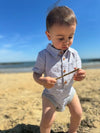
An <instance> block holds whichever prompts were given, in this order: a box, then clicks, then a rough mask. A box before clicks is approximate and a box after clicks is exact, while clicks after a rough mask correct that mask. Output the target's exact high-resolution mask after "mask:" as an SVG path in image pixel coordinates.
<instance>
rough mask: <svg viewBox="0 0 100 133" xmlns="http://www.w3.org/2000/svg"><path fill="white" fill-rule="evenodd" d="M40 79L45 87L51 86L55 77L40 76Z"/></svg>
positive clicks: (54, 81)
mask: <svg viewBox="0 0 100 133" xmlns="http://www.w3.org/2000/svg"><path fill="white" fill-rule="evenodd" d="M41 81H42V85H43V86H44V87H45V88H47V89H50V88H52V87H53V86H54V85H55V83H56V79H55V78H51V77H42V78H41Z"/></svg>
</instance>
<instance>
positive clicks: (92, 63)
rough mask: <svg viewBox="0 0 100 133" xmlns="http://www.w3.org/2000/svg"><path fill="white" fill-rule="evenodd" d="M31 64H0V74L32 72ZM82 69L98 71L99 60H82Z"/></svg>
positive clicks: (99, 67)
mask: <svg viewBox="0 0 100 133" xmlns="http://www.w3.org/2000/svg"><path fill="white" fill-rule="evenodd" d="M34 64H35V61H33V62H31V61H30V62H9V63H0V73H21V72H32V68H33V67H34ZM82 68H83V69H100V59H82Z"/></svg>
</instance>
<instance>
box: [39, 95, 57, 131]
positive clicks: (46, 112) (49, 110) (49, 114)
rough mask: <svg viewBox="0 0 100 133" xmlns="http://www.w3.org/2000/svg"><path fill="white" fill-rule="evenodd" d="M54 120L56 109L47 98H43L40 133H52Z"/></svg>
mask: <svg viewBox="0 0 100 133" xmlns="http://www.w3.org/2000/svg"><path fill="white" fill-rule="evenodd" d="M54 119H55V107H54V105H53V104H52V103H51V102H50V101H49V100H48V99H47V98H46V97H44V96H43V98H42V119H41V123H40V133H50V131H51V126H52V123H53V121H54Z"/></svg>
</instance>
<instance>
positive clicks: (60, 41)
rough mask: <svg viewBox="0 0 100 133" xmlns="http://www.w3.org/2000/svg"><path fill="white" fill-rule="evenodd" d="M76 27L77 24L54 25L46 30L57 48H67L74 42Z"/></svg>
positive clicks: (49, 38)
mask: <svg viewBox="0 0 100 133" xmlns="http://www.w3.org/2000/svg"><path fill="white" fill-rule="evenodd" d="M75 29H76V24H74V25H70V26H65V25H53V26H52V27H51V28H50V30H49V31H46V35H47V37H48V40H51V41H52V43H53V46H54V47H55V48H56V49H60V50H67V49H68V48H69V47H70V46H71V45H72V43H73V37H74V33H75Z"/></svg>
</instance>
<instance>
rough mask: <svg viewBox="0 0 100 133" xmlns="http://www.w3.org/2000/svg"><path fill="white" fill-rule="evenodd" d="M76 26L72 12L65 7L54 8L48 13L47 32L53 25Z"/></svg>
mask: <svg viewBox="0 0 100 133" xmlns="http://www.w3.org/2000/svg"><path fill="white" fill-rule="evenodd" d="M75 23H76V24H77V19H76V16H75V14H74V12H73V11H72V10H71V9H70V8H69V7H67V6H59V7H55V8H54V9H53V10H51V11H50V12H49V14H48V15H47V18H46V28H47V30H49V28H50V27H52V26H53V25H54V24H59V25H67V26H68V25H73V24H75Z"/></svg>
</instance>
